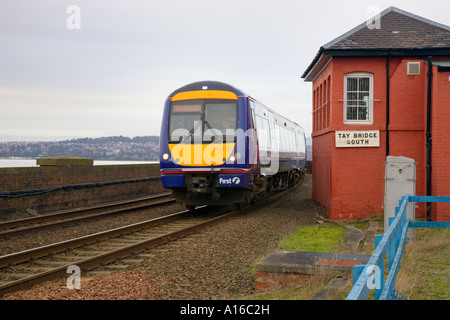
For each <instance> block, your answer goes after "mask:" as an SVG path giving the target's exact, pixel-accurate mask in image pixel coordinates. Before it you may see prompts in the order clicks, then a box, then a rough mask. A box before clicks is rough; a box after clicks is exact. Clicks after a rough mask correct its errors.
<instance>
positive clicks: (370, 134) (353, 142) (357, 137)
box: [335, 130, 380, 148]
mask: <svg viewBox="0 0 450 320" xmlns="http://www.w3.org/2000/svg"><path fill="white" fill-rule="evenodd" d="M335 140H336V148H346V147H350V148H351V147H379V146H380V131H379V130H370V131H336V132H335Z"/></svg>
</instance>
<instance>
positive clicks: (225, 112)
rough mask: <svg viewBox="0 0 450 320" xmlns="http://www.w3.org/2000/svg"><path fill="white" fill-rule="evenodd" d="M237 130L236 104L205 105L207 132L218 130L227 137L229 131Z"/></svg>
mask: <svg viewBox="0 0 450 320" xmlns="http://www.w3.org/2000/svg"><path fill="white" fill-rule="evenodd" d="M236 128H237V106H236V103H205V130H208V129H218V130H220V132H221V133H222V135H225V134H226V130H227V129H232V130H236Z"/></svg>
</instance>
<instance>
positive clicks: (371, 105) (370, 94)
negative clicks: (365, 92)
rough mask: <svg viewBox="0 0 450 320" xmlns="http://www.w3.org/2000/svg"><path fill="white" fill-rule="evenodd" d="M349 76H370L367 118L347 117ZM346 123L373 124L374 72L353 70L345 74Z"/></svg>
mask: <svg viewBox="0 0 450 320" xmlns="http://www.w3.org/2000/svg"><path fill="white" fill-rule="evenodd" d="M348 78H369V105H368V108H369V110H368V112H367V113H368V116H369V119H367V120H348V119H347V107H348V106H347V79H348ZM343 109H344V124H349V125H351V124H362V125H371V124H373V74H372V73H368V72H352V73H347V74H345V75H344V108H343Z"/></svg>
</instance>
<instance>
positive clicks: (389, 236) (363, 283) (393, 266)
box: [347, 195, 450, 300]
mask: <svg viewBox="0 0 450 320" xmlns="http://www.w3.org/2000/svg"><path fill="white" fill-rule="evenodd" d="M412 202H450V197H429V196H426V197H424V196H410V195H406V196H403V197H402V198H401V200H400V201H399V207H396V208H395V217H393V218H389V228H388V229H387V230H386V232H385V233H384V235H377V236H375V250H374V252H373V254H372V256H371V257H370V259H369V261H368V263H367V264H366V265H357V266H354V268H353V288H352V290H351V291H350V293H349V295H348V296H347V300H365V299H366V298H367V296H368V294H369V291H370V289H372V285H373V282H375V285H376V286H375V299H377V300H378V299H380V300H386V299H391V298H396V297H395V294H394V292H395V279H396V277H397V274H398V270H399V269H400V262H401V258H402V255H403V248H404V246H405V244H406V240H407V234H408V228H409V227H412V228H415V227H423V228H450V222H418V221H411V220H410V219H408V218H407V217H406V208H407V206H408V203H412ZM386 255H388V275H387V277H386V281H385V282H384V259H385V257H386ZM372 271H374V272H372ZM374 279H375V281H374ZM369 281H370V283H369ZM403 297H404V295H403Z"/></svg>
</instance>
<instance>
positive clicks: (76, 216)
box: [0, 193, 175, 237]
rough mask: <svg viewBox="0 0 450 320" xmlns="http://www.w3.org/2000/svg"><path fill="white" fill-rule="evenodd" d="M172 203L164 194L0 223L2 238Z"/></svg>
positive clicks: (167, 195)
mask: <svg viewBox="0 0 450 320" xmlns="http://www.w3.org/2000/svg"><path fill="white" fill-rule="evenodd" d="M171 203H175V199H173V198H172V197H171V193H163V194H159V195H153V196H149V197H144V198H139V199H133V200H127V201H120V202H114V203H109V204H106V205H105V204H103V205H97V206H91V207H87V208H80V209H77V210H64V211H59V212H55V213H49V214H44V215H40V216H37V217H30V218H24V219H17V220H11V221H6V222H1V223H0V237H2V236H10V235H13V234H18V233H24V232H28V231H36V230H42V229H46V228H52V227H56V226H61V225H64V224H68V223H73V222H80V221H86V220H90V219H96V218H101V217H105V216H108V215H112V214H118V213H125V212H128V211H133V210H139V209H146V208H150V207H154V206H159V205H165V204H171Z"/></svg>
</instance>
